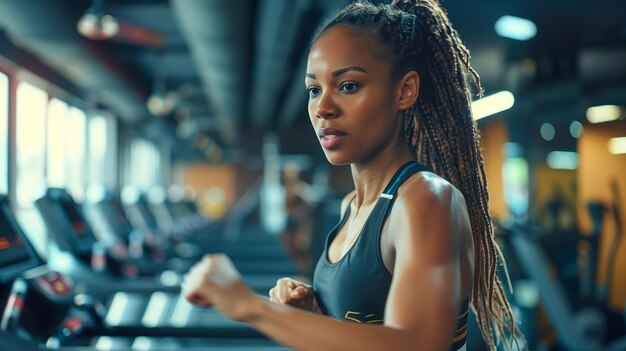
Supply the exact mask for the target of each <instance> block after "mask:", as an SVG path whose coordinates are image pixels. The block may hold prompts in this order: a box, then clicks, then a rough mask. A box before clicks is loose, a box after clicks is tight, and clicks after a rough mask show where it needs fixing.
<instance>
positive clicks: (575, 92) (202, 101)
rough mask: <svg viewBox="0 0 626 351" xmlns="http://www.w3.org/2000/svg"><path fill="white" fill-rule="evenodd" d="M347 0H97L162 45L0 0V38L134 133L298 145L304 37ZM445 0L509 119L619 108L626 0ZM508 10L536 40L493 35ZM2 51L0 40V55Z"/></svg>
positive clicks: (625, 73)
mask: <svg viewBox="0 0 626 351" xmlns="http://www.w3.org/2000/svg"><path fill="white" fill-rule="evenodd" d="M347 2H348V0H319V1H315V0H230V1H227V0H171V1H165V0H108V1H105V2H104V10H105V12H106V13H108V14H111V15H113V16H115V17H117V18H119V19H120V20H123V21H125V22H128V23H131V24H133V25H136V26H139V27H142V28H145V29H149V30H151V31H155V32H157V33H160V35H162V36H163V38H164V39H165V41H164V44H163V46H161V47H159V48H153V47H147V46H145V45H141V44H138V43H137V42H129V41H128V40H126V41H124V42H121V41H93V40H89V39H86V38H84V37H81V36H80V35H79V34H78V33H77V31H76V24H77V22H78V20H79V18H80V17H81V15H82V14H83V13H84V12H85V11H86V10H87V9H88V8H89V7H90V6H91V5H92V1H91V0H29V1H24V0H1V1H0V36H5V37H6V38H8V41H9V42H10V43H11V45H14V46H15V47H17V48H19V49H20V50H24V51H25V52H27V53H29V54H31V55H33V56H34V57H36V58H37V59H38V60H40V61H41V62H43V63H44V64H46V65H49V66H50V67H51V68H53V70H55V71H57V72H58V73H60V75H61V76H62V78H63V79H65V80H66V81H67V82H68V84H70V85H72V87H71V88H72V89H69V88H68V89H67V90H69V91H78V92H80V93H81V94H80V95H81V97H83V98H85V99H86V100H87V101H88V102H89V103H90V104H92V105H96V106H91V107H100V108H102V107H105V108H109V109H111V110H112V111H113V112H114V113H115V114H116V115H117V116H119V117H120V120H121V121H123V122H124V123H126V124H128V125H129V126H130V127H131V128H134V129H135V130H137V131H138V133H144V134H146V135H148V136H151V137H162V138H170V139H171V140H175V141H177V142H176V144H180V145H192V144H193V143H192V142H191V141H192V140H194V138H195V137H196V136H197V134H198V133H203V134H205V135H207V136H208V137H209V138H211V139H212V140H214V141H215V142H217V143H219V144H222V145H226V146H227V147H228V146H229V145H230V146H241V145H242V144H244V143H245V142H246V140H248V139H247V138H249V136H250V135H254V136H255V138H256V139H260V138H258V135H260V134H262V132H263V131H268V130H275V131H278V133H286V134H290V135H291V136H292V139H296V140H295V141H294V142H293V143H295V144H297V143H298V141H297V139H298V138H293V135H299V134H298V133H300V132H301V131H302V130H305V129H306V128H308V119H307V117H306V113H307V112H306V92H305V89H304V85H303V83H302V79H303V78H302V77H303V75H304V70H305V63H306V49H307V45H308V40H309V38H310V36H311V33H312V32H313V30H314V28H315V26H316V25H317V24H319V22H320V21H321V20H322V19H323V18H324V17H326V16H328V15H330V14H332V13H334V12H336V11H337V10H338V9H339V8H341V7H342V6H344V5H345V4H346V3H347ZM375 2H381V1H375ZM26 3H28V6H27V5H26ZM443 5H444V6H445V7H446V8H447V9H448V12H449V15H450V17H451V19H452V22H453V24H454V25H455V26H456V28H457V29H458V31H459V32H460V33H461V36H462V38H463V39H464V40H465V42H466V44H467V45H468V47H469V48H470V50H471V51H472V57H473V61H472V62H473V65H474V66H475V68H476V69H477V70H478V72H479V73H480V74H481V77H482V79H483V84H484V86H485V88H486V91H487V94H489V93H493V92H496V91H498V90H502V89H507V90H511V91H513V92H514V93H515V94H516V99H517V100H516V104H517V101H522V102H523V104H524V106H525V107H523V108H520V109H517V110H516V111H517V112H511V114H512V115H513V117H514V118H528V115H529V114H532V116H533V118H535V119H541V118H543V117H541V116H542V112H545V111H549V112H547V113H548V114H550V115H551V116H557V117H554V118H558V116H559V115H567V116H569V117H568V118H572V116H573V118H578V116H579V115H580V111H582V110H583V108H584V106H585V104H589V103H592V102H594V101H596V100H597V101H600V100H611V102H613V103H619V102H621V103H624V99H625V97H626V93H625V91H626V64H625V63H624V62H626V1H621V0H612V1H611V0H600V1H595V2H593V3H589V2H584V1H582V0H574V1H565V0H553V1H540V0H527V1H514V0H500V1H495V0H492V1H489V0H476V1H472V2H467V1H460V0H447V1H443ZM507 14H508V15H517V16H520V17H525V18H528V19H531V20H533V21H534V22H535V23H536V24H537V28H538V34H537V36H536V37H535V38H533V39H531V40H530V41H527V42H517V41H513V40H510V39H505V38H501V37H499V36H498V35H497V34H496V33H495V31H494V29H493V28H494V23H495V21H496V20H497V19H498V18H499V17H500V16H502V15H507ZM6 51H7V48H6V46H2V45H0V55H2V56H7V53H6ZM158 82H162V83H164V85H165V87H166V89H165V90H166V91H170V92H174V93H175V96H176V97H177V105H176V108H175V109H174V110H173V111H172V112H171V113H169V114H167V115H165V116H162V117H155V116H151V115H150V113H149V112H148V110H147V109H146V100H147V99H148V97H149V95H150V94H151V92H152V91H153V90H154V89H155V86H156V85H157V83H158ZM520 97H522V100H520ZM620 99H621V100H620ZM615 100H620V101H615ZM573 102H574V103H573ZM516 106H517V105H516ZM572 106H573V107H572ZM550 111H556V112H554V113H553V112H550ZM537 116H539V117H537ZM564 118H565V117H564ZM281 131H282V132H281ZM296 148H297V147H296ZM188 151H189V148H185V147H181V148H180V151H179V152H180V153H181V154H184V153H186V152H188ZM180 156H181V157H182V156H183V155H180Z"/></svg>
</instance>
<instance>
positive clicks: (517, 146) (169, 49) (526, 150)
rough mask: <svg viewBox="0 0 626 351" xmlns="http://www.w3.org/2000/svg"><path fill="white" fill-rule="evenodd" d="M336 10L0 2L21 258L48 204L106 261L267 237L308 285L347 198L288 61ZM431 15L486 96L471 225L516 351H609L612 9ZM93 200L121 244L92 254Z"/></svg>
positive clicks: (619, 55)
mask: <svg viewBox="0 0 626 351" xmlns="http://www.w3.org/2000/svg"><path fill="white" fill-rule="evenodd" d="M374 2H375V3H380V2H383V1H374ZM347 3H349V2H348V1H344V0H318V1H314V0H231V1H219V0H204V1H203V0H170V1H166V0H106V1H105V0H72V1H70V0H20V1H17V0H0V193H2V194H5V195H6V201H7V203H8V205H9V208H10V210H11V211H12V212H13V213H14V214H15V216H16V217H17V219H18V222H19V224H20V225H21V226H22V227H23V229H24V232H25V234H26V236H27V237H28V239H29V241H30V242H31V244H32V245H33V247H34V249H35V251H36V252H37V254H38V256H39V257H41V258H42V259H43V261H48V264H49V265H51V264H52V263H51V261H53V259H52V258H53V257H56V256H54V255H55V252H58V251H61V252H62V251H67V250H68V249H67V248H64V246H63V244H59V242H58V241H59V240H60V239H59V237H58V235H57V234H52V233H51V232H52V229H51V228H50V227H51V223H50V220H49V219H47V217H46V214H45V213H44V212H45V211H43V210H42V209H41V207H42V206H41V205H37V203H36V201H37V200H38V199H42V198H45V197H46V196H49V197H50V196H52V197H54V196H53V195H54V194H51V193H50V190H49V189H51V188H52V189H62V190H63V191H64V192H65V193H66V194H65V195H67V196H70V198H71V200H72V201H73V202H74V203H75V205H76V206H78V207H79V208H81V211H84V212H85V216H86V217H87V219H88V221H89V225H90V226H91V227H92V228H93V232H94V233H95V236H96V237H97V240H98V242H101V243H103V245H104V247H105V249H107V248H108V249H110V248H111V247H113V246H115V245H117V244H118V243H120V242H121V243H122V244H124V245H125V247H126V248H127V249H129V250H131V251H132V249H133V248H135V249H137V247H139V248H140V247H142V246H143V247H144V249H145V246H146V242H150V241H151V240H152V241H156V242H159V240H161V241H160V244H157V245H156V246H158V247H161V248H163V247H168V245H170V246H171V245H174V244H173V242H174V241H175V242H176V243H177V244H178V245H180V244H181V243H187V244H188V243H189V242H190V240H189V238H190V237H193V238H194V239H195V238H197V237H198V236H200V237H202V238H203V239H201V240H204V241H206V240H208V239H207V237H210V240H209V241H211V240H213V241H216V242H230V243H237V242H239V241H242V242H243V241H246V240H248V241H254V240H257V239H255V238H258V237H269V238H274V239H276V240H275V243H274V244H275V246H276V247H278V248H280V250H282V253H283V254H284V256H285V257H286V260H287V261H288V262H290V263H289V264H290V265H291V266H290V267H291V268H290V271H288V272H287V273H293V274H298V275H300V276H301V277H303V279H307V278H310V275H311V270H312V266H313V265H314V263H315V262H316V261H317V258H318V257H319V254H320V252H321V250H322V249H323V245H324V239H325V237H326V234H327V233H328V231H329V230H330V229H332V227H333V226H334V225H335V224H336V222H337V220H338V218H339V210H338V206H339V202H340V200H341V197H342V196H343V195H344V194H346V193H347V192H349V191H350V190H351V189H352V188H353V183H352V178H351V175H350V169H349V167H335V166H331V165H329V164H328V162H327V161H326V159H325V157H324V154H323V152H322V151H321V148H320V146H319V142H318V141H317V140H316V139H317V138H316V135H315V134H314V132H313V131H312V128H311V127H310V122H309V118H308V115H307V109H306V106H307V93H306V90H305V88H304V84H303V77H304V72H305V68H306V58H307V47H308V43H309V40H310V38H311V35H312V33H313V31H314V30H315V28H316V26H317V25H319V24H320V22H321V21H322V20H323V19H324V18H326V17H328V16H330V15H332V14H334V13H335V12H336V11H338V9H340V8H342V7H343V6H345V5H346V4H347ZM443 6H444V7H445V8H446V9H447V10H448V13H449V16H450V19H451V21H452V23H453V24H454V26H455V27H456V29H457V30H458V32H459V33H460V35H461V37H462V39H463V40H464V41H465V43H466V45H467V46H468V48H469V49H470V51H471V53H472V61H471V63H472V65H473V66H474V68H475V69H476V70H477V71H478V73H479V74H480V76H481V82H482V84H483V86H484V88H485V97H484V98H482V99H480V100H477V101H475V102H474V104H473V109H474V115H475V118H476V119H477V120H478V121H477V123H478V126H479V128H480V131H481V133H482V139H481V142H482V147H483V156H484V160H485V167H486V172H487V178H488V181H489V193H490V194H489V195H490V209H491V213H492V215H493V217H494V218H495V220H496V227H497V236H498V241H499V243H500V245H501V247H502V249H503V252H504V254H505V257H506V258H507V263H508V269H509V273H510V277H511V284H512V287H513V288H514V291H515V294H513V295H511V296H510V299H511V302H512V304H513V308H514V311H515V313H516V318H517V320H518V323H519V325H520V327H521V328H522V330H523V331H524V333H525V334H526V337H527V341H528V342H529V345H530V348H531V349H533V350H534V349H544V350H579V349H580V350H582V349H587V350H591V349H597V350H604V349H613V350H617V349H626V343H625V342H624V340H623V338H624V335H625V334H624V329H625V322H624V314H625V313H626V310H625V302H626V244H624V242H623V241H624V240H623V237H624V234H625V233H624V216H625V215H626V212H625V211H626V210H625V208H626V108H625V107H624V106H626V1H621V0H598V1H594V2H587V1H582V0H570V1H563V0H553V1H539V0H527V1H515V0H500V1H497V2H496V1H486V0H477V1H472V2H467V1H458V0H446V1H444V2H443ZM65 195H64V196H65ZM103 199H110V200H111V199H112V201H113V202H115V203H116V204H117V205H118V206H119V209H120V210H121V212H120V214H119V215H120V216H127V217H128V219H129V221H130V222H132V223H130V224H132V226H133V229H134V233H135V234H134V236H133V235H128V236H126V237H123V238H121V239H120V238H119V237H115V235H113V234H111V232H113V231H115V230H114V229H112V227H111V226H112V225H111V224H110V223H109V224H107V219H106V214H103V213H104V212H103V211H101V210H100V209H99V207H98V204H101V203H102V201H103ZM142 201H143V202H142ZM140 202H142V203H145V204H146V205H147V208H148V210H150V211H152V212H153V214H154V216H153V217H154V220H155V222H154V223H153V226H152V227H150V226H149V225H148V224H147V222H146V220H145V219H144V220H143V222H142V220H141V219H137V218H138V215H137V214H136V213H135V212H133V208H135V207H136V205H137V204H138V203H140ZM180 203H186V204H187V205H189V206H187V207H185V209H182V210H181V209H180V208H178V212H176V210H175V209H174V210H172V208H176V204H180ZM168 206H169V207H168ZM168 211H169V212H168ZM133 213H135V215H133ZM133 216H134V217H133ZM139 217H141V216H139ZM133 218H134V219H133ZM207 228H210V229H207ZM74 229H76V228H74ZM137 233H139V234H137ZM147 233H152V234H154V233H160V234H162V236H161V237H160V238H161V239H158V238H157V239H155V238H153V237H151V236H150V235H148V234H147ZM0 235H1V233H0ZM153 236H155V237H159V235H157V234H154V235H153ZM163 238H164V239H163ZM172 238H175V240H174V239H172ZM172 240H174V241H172ZM268 240H270V239H268ZM5 241H6V240H4V241H3V240H2V237H0V255H2V254H3V251H2V250H3V249H5V248H8V247H9V246H10V243H8V241H6V243H5ZM204 241H203V242H204ZM270 241H271V240H270ZM137 242H139V244H137ZM133 245H135V246H133ZM137 245H138V246H137ZM159 245H161V246H159ZM202 245H204V244H202ZM202 245H201V244H197V245H196V244H193V245H191V244H189V245H187V246H184V245H183V246H182V249H185V250H187V251H185V252H187V253H189V252H190V250H191V251H193V250H197V251H198V250H199V251H202V250H204V248H205V247H206V246H202ZM179 248H180V247H179ZM182 249H181V250H182ZM70 251H71V250H70ZM140 251H141V250H140ZM157 251H158V250H157ZM165 251H166V250H165ZM144 254H145V253H144ZM178 254H180V251H178ZM189 255H190V256H193V255H192V254H189ZM250 255H251V256H252V257H253V258H257V259H259V260H260V261H261V265H262V264H263V263H262V262H263V257H257V255H256V254H255V253H254V252H253V253H251V254H250ZM139 256H141V254H138V255H137V257H139ZM166 256H167V255H166ZM92 263H93V262H92ZM252 266H254V265H252ZM172 267H173V266H172ZM172 267H170V268H172ZM177 267H178V266H177ZM242 267H245V265H244V264H242ZM256 267H257V268H258V265H257V266H256ZM272 267H274V268H275V267H276V265H274V266H271V267H269V268H267V269H268V273H278V272H277V271H276V270H272V269H273V268H272ZM281 267H283V268H284V266H281ZM174 268H176V267H174ZM174 268H172V269H174ZM174 270H175V269H174ZM501 271H502V270H501ZM253 273H254V272H253ZM130 275H132V274H130ZM502 279H504V281H505V285H506V278H505V277H504V275H502ZM472 333H474V334H472ZM476 333H477V332H476V330H475V329H471V326H470V339H469V340H468V349H469V350H481V349H484V345H481V343H480V342H479V339H480V336H479V334H476ZM94 347H95V346H94Z"/></svg>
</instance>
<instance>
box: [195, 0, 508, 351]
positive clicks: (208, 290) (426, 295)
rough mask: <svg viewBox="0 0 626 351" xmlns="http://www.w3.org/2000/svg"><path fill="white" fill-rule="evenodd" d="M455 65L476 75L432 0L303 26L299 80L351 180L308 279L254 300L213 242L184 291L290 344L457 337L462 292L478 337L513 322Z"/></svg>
mask: <svg viewBox="0 0 626 351" xmlns="http://www.w3.org/2000/svg"><path fill="white" fill-rule="evenodd" d="M467 73H470V74H472V75H473V77H474V78H475V81H476V83H477V85H478V86H480V82H479V80H478V76H477V75H476V73H475V72H474V70H473V69H472V68H471V67H470V66H469V52H468V51H467V49H466V48H465V47H464V45H463V44H462V42H461V40H460V38H459V36H458V34H457V33H456V31H455V30H454V29H453V28H452V27H451V25H450V22H449V20H448V18H447V16H446V14H445V13H444V11H443V10H442V9H441V8H440V7H439V5H438V4H437V3H436V0H421V1H414V0H413V1H398V0H396V1H394V2H393V3H392V4H391V5H380V6H374V5H371V4H361V3H355V4H352V5H349V6H348V7H346V8H345V9H344V10H342V11H341V12H340V13H339V14H338V15H337V16H336V17H335V18H334V19H333V20H332V21H330V22H329V23H328V24H327V25H325V26H324V27H323V28H322V29H321V31H320V32H319V34H318V35H317V36H316V37H315V39H314V41H313V44H312V47H311V51H310V53H309V58H308V66H307V74H306V80H305V82H306V86H307V89H308V91H309V116H310V119H311V122H312V124H313V127H314V131H315V133H316V134H317V135H318V137H319V138H320V143H321V145H322V148H323V150H324V153H325V155H326V157H327V158H328V160H329V161H330V162H331V163H332V164H335V165H343V164H350V165H351V170H352V176H353V179H354V184H355V190H354V191H353V192H352V193H350V194H348V195H347V196H346V197H345V199H344V201H343V205H342V210H341V211H342V213H343V217H342V219H341V222H340V223H339V224H338V225H337V227H336V228H335V229H334V230H333V231H331V233H330V235H329V237H328V239H327V245H326V250H325V251H324V253H323V255H322V257H321V258H320V260H319V262H318V264H317V267H316V269H315V275H314V284H313V286H312V287H311V286H308V285H306V284H303V283H301V282H298V281H295V280H292V279H289V278H284V279H281V280H279V281H278V283H277V285H276V287H275V288H273V289H272V290H271V291H270V301H267V300H265V299H263V298H261V297H258V296H256V295H255V294H254V293H253V292H252V291H251V290H250V289H248V288H247V287H246V286H245V285H244V284H243V283H242V281H241V279H240V277H239V275H238V273H237V271H236V270H235V269H234V268H233V266H232V263H231V262H230V261H229V260H228V258H227V257H226V256H223V255H215V256H207V257H205V259H204V260H203V261H201V262H200V263H198V264H197V265H196V266H195V267H194V268H193V269H192V270H191V271H190V273H189V274H188V276H187V279H186V281H185V283H184V284H183V292H184V293H185V294H186V297H187V299H188V300H189V301H191V302H192V303H195V304H199V305H213V306H214V307H215V308H217V309H218V310H220V311H221V312H222V313H224V314H225V315H227V316H228V317H230V318H232V319H234V320H238V321H242V322H246V323H249V324H251V325H252V326H253V327H254V328H256V329H258V330H259V331H261V332H263V333H265V334H266V335H268V336H269V337H270V338H272V339H275V340H277V341H278V342H280V343H282V344H285V345H287V346H289V347H293V348H295V349H298V350H359V351H360V350H450V349H452V350H462V349H465V335H466V329H465V326H466V324H465V323H466V319H467V311H468V304H470V303H471V306H472V308H473V309H474V310H475V312H476V315H477V319H478V324H479V327H480V329H481V332H482V335H483V338H484V339H485V341H486V342H487V344H488V345H489V347H490V349H491V350H495V345H496V340H497V338H500V337H502V336H504V331H505V330H508V331H509V332H512V333H513V334H515V333H518V331H517V329H516V328H515V325H514V323H512V320H513V316H512V313H511V309H510V306H509V303H508V301H507V299H506V297H505V294H504V291H503V288H502V284H501V282H500V280H499V279H498V277H497V275H496V267H497V263H498V255H499V253H500V252H499V249H498V247H497V246H496V244H495V242H494V240H493V228H492V223H491V217H490V215H489V212H488V209H487V203H488V194H487V187H486V179H485V171H484V168H483V164H482V156H481V154H480V149H479V137H478V133H477V129H476V125H475V122H474V121H473V119H472V116H471V109H470V102H471V99H470V94H469V91H468V86H467V83H466V81H465V75H466V74H467ZM294 307H297V308H294ZM329 316H330V317H331V318H329ZM507 346H509V347H511V344H508V345H507Z"/></svg>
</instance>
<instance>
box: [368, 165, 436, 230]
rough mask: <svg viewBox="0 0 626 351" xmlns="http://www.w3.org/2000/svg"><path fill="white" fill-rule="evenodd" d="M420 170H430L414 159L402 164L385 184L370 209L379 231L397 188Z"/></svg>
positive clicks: (389, 209)
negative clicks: (372, 208) (374, 205)
mask: <svg viewBox="0 0 626 351" xmlns="http://www.w3.org/2000/svg"><path fill="white" fill-rule="evenodd" d="M421 171H430V169H429V168H428V167H426V166H425V165H423V164H421V163H419V162H416V161H411V162H407V163H405V164H403V165H402V166H401V167H400V168H399V169H398V170H397V171H396V174H394V176H393V177H392V178H391V181H390V182H389V184H387V187H385V190H384V191H383V192H382V194H380V198H379V199H378V203H377V204H376V207H374V210H372V215H371V217H372V220H373V221H374V225H375V227H376V228H377V230H378V232H379V233H380V232H381V231H382V227H383V224H384V223H385V220H386V219H387V216H388V215H389V211H391V207H392V206H393V202H394V200H395V197H396V195H397V193H398V188H400V186H401V185H402V183H404V182H405V181H406V180H407V179H409V178H410V177H411V176H412V175H413V174H415V173H417V172H421Z"/></svg>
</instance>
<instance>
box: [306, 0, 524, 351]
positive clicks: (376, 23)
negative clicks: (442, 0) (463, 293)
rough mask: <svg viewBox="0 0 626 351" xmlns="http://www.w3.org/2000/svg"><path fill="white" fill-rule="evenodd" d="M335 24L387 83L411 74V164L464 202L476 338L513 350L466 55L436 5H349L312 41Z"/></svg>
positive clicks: (407, 128)
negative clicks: (347, 30) (373, 43)
mask: <svg viewBox="0 0 626 351" xmlns="http://www.w3.org/2000/svg"><path fill="white" fill-rule="evenodd" d="M337 25H347V26H350V27H352V28H354V29H355V30H357V31H359V32H363V33H366V34H369V35H371V36H372V37H374V38H375V39H377V43H378V45H377V50H376V53H374V52H372V54H376V55H378V54H377V52H378V51H380V52H381V57H380V58H382V59H385V60H388V61H390V62H391V64H392V67H393V68H392V79H393V80H394V82H395V81H397V79H399V78H401V77H402V76H403V75H404V74H406V73H407V72H409V71H416V72H417V73H418V75H419V77H420V82H421V83H420V92H419V98H418V99H417V101H416V102H415V104H414V105H413V106H411V107H410V108H409V109H408V110H406V111H404V117H403V122H404V134H405V137H406V141H407V142H408V144H409V147H410V150H411V151H412V153H413V155H414V156H415V158H416V159H417V161H419V162H421V163H423V164H425V165H427V166H429V167H430V168H431V169H432V170H433V171H434V172H435V173H436V174H438V175H439V176H441V177H443V178H445V179H446V180H448V181H449V182H450V183H452V184H453V185H454V186H455V187H456V188H457V189H459V190H460V191H461V192H462V193H463V196H464V197H465V199H466V202H467V208H468V212H469V217H470V222H471V227H472V236H473V238H474V243H475V252H474V255H475V262H476V272H475V274H474V282H473V283H474V284H473V290H472V296H471V306H472V309H473V310H474V312H475V314H476V319H477V322H478V326H479V328H480V331H481V334H482V336H483V339H484V340H485V341H486V342H487V344H488V345H489V348H490V350H495V349H496V345H497V343H498V342H499V340H501V339H503V338H504V337H505V330H506V331H507V332H508V333H509V335H510V336H511V338H510V342H509V343H507V348H508V349H511V348H512V344H513V340H515V342H516V346H517V348H518V349H520V345H519V344H517V339H516V338H515V336H519V337H521V339H522V340H524V337H523V335H521V332H520V331H519V329H518V328H517V326H516V325H515V322H514V317H513V312H512V310H511V306H510V305H509V302H508V300H507V298H506V295H505V292H504V289H503V285H502V282H501V281H500V279H499V278H498V275H497V267H498V265H497V263H498V258H499V259H500V260H501V263H502V264H503V265H504V268H505V272H506V265H505V261H504V257H503V256H502V253H501V251H500V249H499V248H498V246H497V244H496V242H495V240H494V227H493V223H492V218H491V215H490V214H489V210H488V207H487V204H488V202H489V193H488V192H487V179H486V176H485V168H484V165H483V158H482V155H481V152H480V136H479V133H478V129H477V126H476V122H475V121H474V119H473V118H472V111H471V96H470V91H469V86H468V82H467V81H466V77H468V76H471V77H472V78H473V81H474V83H475V84H476V87H478V94H479V95H480V94H482V87H481V85H480V78H479V76H478V74H477V73H476V71H475V70H474V69H473V68H472V67H471V66H470V63H469V60H470V53H469V51H468V49H467V48H466V47H465V46H464V44H463V42H462V41H461V38H460V37H459V35H458V33H457V32H456V30H455V29H454V28H453V27H452V25H451V23H450V20H449V19H448V16H447V15H446V13H445V11H444V10H443V9H442V8H441V6H440V5H439V4H438V2H437V0H393V1H392V3H391V5H373V4H371V3H369V2H355V3H352V4H350V5H348V6H347V7H345V8H344V9H343V10H341V11H340V12H339V13H338V14H337V15H336V16H335V17H334V18H333V19H331V20H330V21H329V22H327V23H326V24H325V25H324V26H322V27H321V28H320V29H319V30H318V32H317V34H316V35H315V36H314V41H315V40H317V39H318V38H319V37H320V36H321V35H322V34H323V33H324V32H326V31H327V30H329V29H330V28H333V27H335V26H337ZM507 278H508V274H507ZM509 285H510V282H509ZM524 343H525V341H524Z"/></svg>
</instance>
